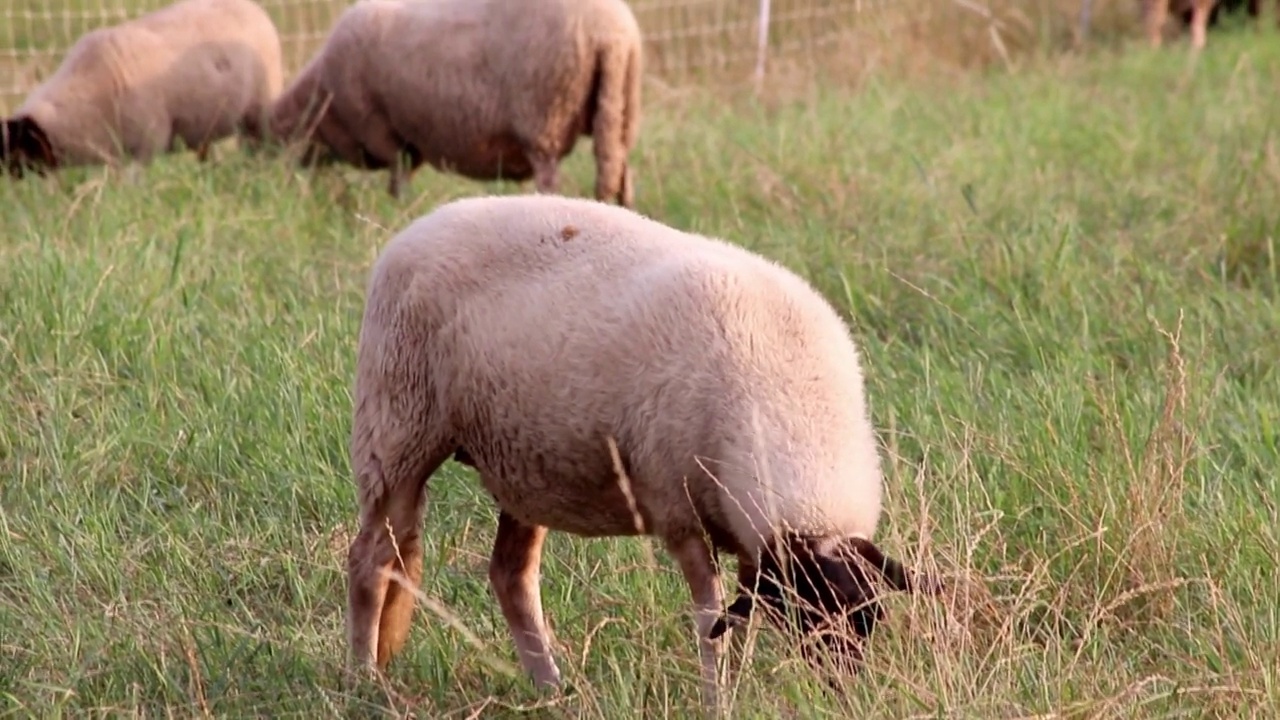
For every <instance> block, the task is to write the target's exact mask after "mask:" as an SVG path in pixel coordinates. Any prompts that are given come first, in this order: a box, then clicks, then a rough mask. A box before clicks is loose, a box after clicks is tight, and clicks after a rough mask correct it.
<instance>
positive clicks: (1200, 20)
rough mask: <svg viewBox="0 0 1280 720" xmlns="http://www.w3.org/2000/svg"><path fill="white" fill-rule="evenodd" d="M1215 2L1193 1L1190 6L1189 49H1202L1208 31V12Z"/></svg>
mask: <svg viewBox="0 0 1280 720" xmlns="http://www.w3.org/2000/svg"><path fill="white" fill-rule="evenodd" d="M1214 2H1216V0H1194V1H1193V2H1192V4H1191V47H1192V48H1194V49H1196V50H1200V49H1202V48H1203V47H1204V43H1205V40H1206V35H1207V33H1208V31H1209V11H1211V10H1213V3H1214Z"/></svg>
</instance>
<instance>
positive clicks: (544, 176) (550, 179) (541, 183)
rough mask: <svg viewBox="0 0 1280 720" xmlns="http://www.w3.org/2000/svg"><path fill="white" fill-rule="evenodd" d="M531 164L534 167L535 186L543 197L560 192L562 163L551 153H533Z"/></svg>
mask: <svg viewBox="0 0 1280 720" xmlns="http://www.w3.org/2000/svg"><path fill="white" fill-rule="evenodd" d="M529 164H530V165H532V166H533V185H534V187H535V188H537V190H538V192H539V193H541V194H543V195H554V194H556V193H558V192H559V191H560V161H559V160H556V158H555V156H554V155H552V154H551V153H544V152H532V153H530V154H529Z"/></svg>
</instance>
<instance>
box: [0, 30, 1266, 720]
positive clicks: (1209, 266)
mask: <svg viewBox="0 0 1280 720" xmlns="http://www.w3.org/2000/svg"><path fill="white" fill-rule="evenodd" d="M1278 84H1280V47H1278V46H1277V45H1276V43H1275V42H1274V38H1273V37H1271V36H1270V35H1269V34H1264V35H1262V36H1254V35H1253V34H1251V33H1248V32H1237V33H1223V34H1215V35H1214V37H1213V38H1212V39H1211V42H1210V46H1209V49H1208V50H1207V51H1206V53H1205V54H1204V55H1203V56H1202V59H1201V61H1200V63H1199V64H1198V65H1197V66H1195V67H1191V66H1188V65H1187V63H1186V54H1185V52H1183V51H1182V50H1181V49H1180V48H1171V49H1168V50H1166V51H1164V52H1162V53H1152V52H1148V51H1146V50H1143V49H1140V48H1133V49H1130V50H1129V51H1128V52H1126V53H1124V54H1120V55H1114V54H1107V55H1105V56H1102V55H1099V56H1097V57H1093V58H1090V59H1073V60H1062V61H1059V62H1054V63H1040V64H1038V65H1036V66H1035V67H1027V68H1024V69H1022V70H1019V71H1018V72H1017V73H1014V74H994V75H988V76H986V77H979V76H973V77H971V78H970V79H968V80H963V81H956V80H954V79H953V78H948V79H947V81H946V82H945V83H944V82H937V83H934V84H932V85H929V84H919V83H916V84H894V83H889V82H886V81H876V80H872V81H870V82H868V83H867V84H865V85H864V86H863V87H862V89H861V90H860V91H859V92H858V93H856V94H854V93H851V92H849V91H848V90H847V89H845V88H843V87H841V86H840V85H839V84H834V83H833V84H830V85H827V86H825V87H820V88H818V89H817V90H815V91H814V92H813V93H811V94H807V95H804V96H803V97H801V98H799V99H797V100H795V101H790V102H786V103H778V104H776V105H773V106H771V107H769V108H762V107H758V106H756V105H752V104H747V103H745V102H736V103H726V102H724V100H723V98H717V97H714V96H712V95H710V94H707V93H699V92H696V91H690V92H687V93H680V94H678V95H677V94H673V93H663V92H659V91H657V90H654V91H652V92H650V94H649V95H648V96H647V98H646V120H645V123H646V124H645V126H644V130H643V133H642V137H641V141H640V147H639V148H638V149H637V151H636V155H635V163H636V170H637V172H638V181H639V187H638V193H639V194H638V199H639V204H640V210H641V211H643V212H644V213H646V214H649V215H652V216H654V217H656V218H658V219H660V220H663V221H665V222H667V223H669V224H672V225H674V226H676V227H679V228H683V229H689V230H694V231H700V232H705V233H712V234H716V235H720V236H723V237H726V238H729V239H731V240H733V241H735V242H738V243H741V244H743V245H745V246H747V247H750V248H754V249H757V250H759V251H760V252H763V253H765V254H767V255H769V256H771V257H774V258H777V259H779V260H780V261H782V262H784V263H785V264H787V265H788V266H790V267H792V268H794V269H796V270H797V271H799V272H800V273H802V274H803V275H805V276H807V277H809V278H811V279H812V281H813V282H814V283H815V284H816V285H817V286H818V287H819V288H820V289H821V290H822V291H823V292H824V293H826V294H827V295H828V297H830V298H831V299H832V301H833V302H834V303H835V304H836V305H837V307H838V308H839V309H840V310H841V311H842V312H843V313H845V314H846V315H847V317H848V318H849V320H850V322H851V325H852V327H853V329H854V332H855V336H856V338H857V339H858V340H859V342H860V343H861V345H862V347H863V349H864V353H865V360H866V370H867V374H868V382H869V389H868V391H869V395H870V399H871V402H872V407H873V414H874V418H875V421H876V423H877V425H878V426H879V427H880V428H881V430H882V438H883V442H884V446H885V454H884V456H885V458H886V462H887V468H888V493H889V496H888V499H887V508H886V510H887V512H886V516H885V517H884V519H883V521H882V525H881V531H880V534H879V535H878V537H877V539H878V540H880V541H881V542H882V544H883V545H884V546H885V547H886V548H887V549H889V550H890V551H891V552H892V553H894V554H895V555H898V556H901V557H904V558H906V559H908V560H909V561H911V562H912V563H915V564H921V565H923V566H925V567H928V568H931V569H935V570H937V571H938V572H940V573H942V574H943V575H944V576H946V577H947V578H948V579H949V581H950V587H951V588H952V590H951V592H950V593H948V595H947V596H945V597H944V598H942V599H941V600H937V601H934V600H928V599H915V598H909V597H896V598H894V599H893V600H892V601H891V602H890V603H889V611H890V618H889V620H888V621H887V622H886V623H885V624H884V625H883V626H882V629H881V630H880V631H879V632H878V633H877V635H876V637H875V640H874V642H873V643H872V649H871V652H870V655H869V659H868V666H867V669H866V672H865V673H864V674H863V675H861V676H860V677H858V678H856V679H849V680H847V681H845V683H844V687H845V689H846V691H847V695H846V696H845V697H843V698H837V697H832V696H829V695H826V694H824V692H823V690H822V688H823V685H822V683H821V681H820V680H819V679H817V678H815V677H814V676H813V675H812V674H811V673H810V672H808V670H807V669H806V668H805V667H804V666H803V665H802V664H801V663H800V662H799V661H798V660H797V659H796V658H795V657H794V653H793V652H792V651H791V650H790V649H789V648H788V642H787V640H786V638H785V637H783V636H782V635H781V634H779V633H777V632H774V631H772V630H771V629H765V630H763V631H762V632H761V633H759V636H758V638H757V639H758V647H757V648H756V651H755V653H754V656H753V658H752V660H751V662H750V664H749V665H748V667H747V668H746V670H745V671H744V673H743V681H742V685H741V687H740V690H739V692H738V695H737V697H736V699H735V702H736V704H737V707H736V710H735V717H744V718H745V717H752V718H755V717H759V718H772V717H891V718H903V717H969V718H994V717H1001V718H1004V717H1018V716H1027V715H1037V714H1041V715H1047V716H1058V717H1071V718H1085V717H1115V718H1132V717H1169V716H1179V717H1224V718H1225V717H1231V718H1235V717H1273V716H1274V712H1275V709H1276V708H1277V707H1280V613H1278V612H1277V607H1280V579H1277V576H1278V573H1277V560H1278V558H1280V538H1278V534H1280V531H1278V528H1280V513H1278V512H1277V501H1276V497H1277V496H1278V495H1280V483H1278V482H1277V475H1276V468H1277V465H1278V461H1280V452H1278V450H1277V435H1278V433H1280V382H1278V377H1280V376H1278V375H1277V371H1276V369H1275V360H1276V358H1277V357H1278V356H1280V298H1278V297H1277V291H1278V289H1280V284H1278V283H1280V274H1278V272H1280V271H1278V270H1277V265H1276V263H1277V259H1276V252H1275V251H1276V248H1275V243H1276V239H1277V238H1278V237H1280V204H1277V202H1276V200H1277V198H1280V143H1278V142H1277V137H1276V128H1275V124H1276V122H1277V120H1280V96H1278V95H1277V94H1276V93H1275V88H1276V87H1277V86H1278ZM588 151H589V146H588V145H587V144H585V143H584V144H583V145H582V146H580V148H579V150H578V152H577V153H576V154H575V155H574V156H573V158H572V159H571V162H570V163H569V165H568V167H567V170H566V171H567V175H568V177H567V179H566V186H565V188H564V192H566V193H569V194H586V193H588V192H589V191H590V188H591V182H592V178H593V170H592V168H591V164H590V161H589V152H588ZM384 188H385V177H384V176H383V175H381V174H376V175H374V174H369V175H365V174H360V173H357V172H354V171H343V172H337V173H334V172H330V173H324V174H320V175H310V174H307V173H304V172H301V171H295V170H294V169H293V168H290V167H286V166H284V165H281V164H278V163H273V162H272V161H271V160H269V159H267V158H262V157H258V158H254V157H247V156H244V155H240V154H238V153H237V152H236V151H235V150H234V149H233V148H230V147H224V148H221V153H220V156H219V158H218V159H217V161H216V162H214V163H211V164H209V165H208V166H204V167H201V166H200V165H198V164H197V163H196V162H195V160H194V158H192V157H191V156H190V155H184V156H175V157H168V158H165V159H163V160H161V161H159V162H157V163H156V164H154V165H153V166H151V167H150V168H148V169H147V170H146V171H145V172H140V173H137V174H136V175H133V176H122V175H120V174H118V173H111V172H108V171H106V170H103V169H88V170H72V171H68V172H65V173H63V174H62V175H60V176H58V177H51V178H47V179H43V180H41V179H30V178H29V179H28V180H26V181H22V182H16V183H14V182H7V181H6V182H0V228H3V231H4V232H3V236H2V239H0V708H2V709H3V710H5V711H12V713H13V714H15V715H17V716H23V717H27V716H36V717H48V716H57V715H74V716H80V715H94V716H98V715H101V716H113V717H114V716H147V717H158V716H176V717H189V716H194V715H203V714H210V715H217V716H224V717H253V716H262V717H285V716H293V717H307V718H312V717H331V716H335V715H342V716H355V717H373V716H379V715H380V713H383V712H389V713H391V714H393V715H396V716H408V715H414V716H417V717H424V718H425V717H432V718H435V717H457V718H462V717H478V716H485V717H505V716H515V715H521V716H524V715H530V716H533V717H557V716H564V717H582V716H586V717H601V718H606V717H607V718H619V717H665V716H671V717H683V716H686V714H687V712H688V711H691V710H692V709H694V708H696V706H697V701H698V696H697V688H698V683H697V654H696V649H695V646H694V641H693V636H692V630H691V620H690V614H689V603H688V592H687V590H686V588H685V587H684V585H683V583H682V581H681V580H680V579H679V576H678V573H677V572H676V571H675V569H674V567H673V565H672V563H671V562H670V561H669V560H668V559H667V558H666V556H665V555H664V554H663V553H662V552H661V551H660V550H658V549H657V548H655V547H652V546H651V545H650V544H649V543H647V542H645V541H642V540H637V539H627V540H614V541H607V540H597V541H585V540H577V539H574V538H571V537H568V536H565V535H553V536H552V537H551V539H550V540H549V541H548V544H547V547H546V557H545V562H544V566H543V593H544V603H545V606H546V609H547V613H548V615H549V617H550V620H551V622H552V624H553V626H554V628H555V630H556V633H557V637H558V640H559V642H560V644H561V651H560V656H559V657H560V664H561V667H562V669H563V670H564V671H565V672H566V675H567V678H568V682H569V684H570V686H571V688H572V692H571V693H570V694H569V695H568V696H566V697H561V698H551V697H544V696H541V695H539V694H538V693H537V692H535V691H534V690H533V689H531V688H530V687H529V686H528V684H527V683H526V682H525V681H524V679H523V678H522V677H521V676H520V675H519V674H516V675H514V676H512V675H510V674H508V673H507V672H505V671H504V670H503V669H502V668H503V667H505V666H509V665H511V664H514V663H515V657H514V651H513V649H512V645H511V642H510V640H509V639H508V637H507V635H506V630H505V627H504V625H503V622H502V618H501V614H500V612H499V611H498V609H497V606H496V603H495V602H494V601H493V600H492V599H491V597H490V595H489V591H488V588H487V580H486V572H485V567H486V562H487V551H488V547H489V543H490V541H491V539H492V534H493V530H494V524H495V513H494V510H493V508H492V506H491V503H490V501H489V500H488V498H487V497H486V496H485V495H484V494H483V493H482V491H481V490H480V487H479V485H478V483H477V482H476V481H475V479H474V478H473V477H472V476H471V475H470V473H469V472H468V471H466V470H465V469H463V468H461V467H459V466H456V465H454V464H452V463H450V464H449V465H448V466H446V467H445V468H444V469H443V470H442V472H441V473H440V474H439V475H438V476H437V477H436V478H434V480H433V482H432V484H431V486H430V488H431V505H430V511H429V517H428V523H429V530H428V532H427V536H426V537H427V543H428V546H427V561H426V571H425V578H424V581H423V590H424V591H425V592H426V593H427V594H428V595H429V596H431V597H432V598H434V599H435V600H437V601H438V602H439V603H441V604H443V605H444V606H445V607H446V608H448V609H449V613H450V617H452V618H454V620H456V621H457V622H460V623H462V624H463V625H464V626H465V627H466V628H467V629H468V631H469V632H471V633H474V635H475V636H476V638H478V639H477V640H476V642H477V643H478V645H474V644H472V642H471V641H469V640H468V639H467V637H466V636H465V635H464V634H463V633H461V632H460V631H459V630H458V629H456V627H455V626H453V625H451V624H450V623H451V622H453V620H447V619H446V618H445V617H443V616H442V615H441V614H439V613H433V612H430V611H426V610H423V611H421V612H420V614H419V615H418V620H417V622H416V624H415V627H414V630H413V632H412V634H411V636H410V640H409V643H408V645H407V647H406V649H405V652H404V654H403V655H402V656H400V657H399V658H398V659H397V661H396V662H395V663H394V664H393V666H392V671H391V674H390V678H389V680H388V681H387V683H386V684H385V686H379V685H375V684H373V683H369V682H364V683H354V682H351V680H350V678H349V676H348V674H347V673H346V672H345V671H344V670H343V663H344V654H345V647H344V643H343V631H342V612H343V604H344V600H345V597H344V596H345V590H344V578H343V574H342V563H343V557H344V553H345V544H346V542H347V540H348V538H349V535H350V533H351V531H352V529H353V524H354V511H355V500H354V493H353V486H352V481H351V478H350V475H349V468H348V461H347V457H346V446H347V433H348V430H349V423H350V410H351V408H350V396H349V388H350V384H351V378H352V368H353V361H354V355H355V344H356V333H357V328H358V322H359V317H360V313H361V310H362V302H363V292H364V283H365V278H366V272H367V270H368V267H369V265H370V262H371V260H372V259H373V257H374V256H375V254H376V253H377V251H378V249H379V248H380V247H381V246H382V245H383V244H384V243H385V242H386V241H387V240H388V238H389V237H390V236H391V234H392V233H393V232H394V231H396V230H397V229H399V228H400V227H402V226H404V225H405V224H406V223H407V222H408V221H409V220H410V219H411V218H413V217H415V216H417V215H419V214H421V213H424V212H427V211H428V210H430V209H431V208H432V207H434V206H435V205H436V204H438V203H440V202H443V201H445V200H447V199H449V198H453V197H459V196H464V195H470V194H477V193H482V192H516V191H518V190H517V189H516V188H514V187H513V186H510V185H505V186H500V185H488V186H486V185H481V184H477V183H470V182H467V181H463V180H460V179H457V178H454V177H450V176H444V175H440V174H436V173H433V172H431V171H430V170H424V171H423V172H422V173H421V174H420V175H419V176H418V177H417V178H416V180H415V182H414V185H413V188H412V190H413V192H412V193H410V195H411V196H412V197H410V198H408V199H406V200H405V201H403V202H401V203H398V204H397V203H394V202H392V201H391V200H390V199H389V198H388V197H387V196H386V194H385V190H384ZM1179 323H1181V324H1180V326H1179ZM1179 327H1180V331H1179ZM1162 331H1164V332H1167V333H1169V334H1168V335H1165V334H1163V333H1162ZM1175 339H1176V340H1177V342H1174V340H1175ZM650 549H652V551H653V552H652V555H650V554H649V551H650ZM650 558H656V560H651V559H650ZM655 562H656V565H655V564H654V563H655ZM520 709H525V710H530V712H528V713H521V712H518V711H519V710H520ZM475 713H479V714H475Z"/></svg>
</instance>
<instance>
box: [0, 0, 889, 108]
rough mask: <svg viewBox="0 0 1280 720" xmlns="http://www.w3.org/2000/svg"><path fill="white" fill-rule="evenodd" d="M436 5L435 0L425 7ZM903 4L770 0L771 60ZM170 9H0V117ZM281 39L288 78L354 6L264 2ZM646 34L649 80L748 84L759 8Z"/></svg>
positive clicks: (95, 2)
mask: <svg viewBox="0 0 1280 720" xmlns="http://www.w3.org/2000/svg"><path fill="white" fill-rule="evenodd" d="M423 1H424V2H430V1H431V0H423ZM897 1H900V0H770V3H769V5H770V7H769V13H768V15H769V19H768V31H769V32H768V38H769V40H768V56H769V58H770V60H771V61H772V60H774V59H779V58H786V57H795V56H800V57H815V56H818V55H819V54H820V52H821V48H822V47H823V46H824V45H826V44H828V43H829V41H830V40H832V39H833V38H835V37H837V36H839V35H840V33H842V32H843V31H846V30H848V29H850V28H852V27H854V26H856V25H857V24H858V23H859V22H860V21H861V20H863V19H864V18H865V14H866V13H867V11H869V10H872V9H874V8H876V7H877V6H882V5H884V4H886V3H892V2H897ZM168 2H169V0H0V109H3V110H4V111H6V112H8V111H10V110H12V109H13V108H14V107H16V105H17V104H18V103H19V102H21V99H22V98H23V97H24V96H25V95H26V94H27V93H28V92H29V91H30V90H31V89H32V88H34V87H35V86H36V85H37V84H38V83H39V82H40V81H41V80H42V79H44V78H45V77H47V76H48V75H49V74H50V73H52V72H53V70H54V69H55V68H56V67H57V66H58V63H59V62H60V61H61V60H62V57H63V55H64V54H65V53H66V51H67V49H68V48H70V47H71V45H72V43H74V42H75V41H76V39H77V38H79V37H80V36H81V35H82V34H84V33H85V32H87V31H89V30H92V29H94V28H97V27H102V26H105V25H113V24H116V23H119V22H121V21H122V20H126V19H128V18H132V17H136V16H138V15H140V14H142V13H144V12H148V11H151V10H155V9H157V8H159V7H163V6H164V5H166V4H167V3H168ZM259 3H260V4H261V5H262V6H263V7H264V8H265V9H266V10H267V12H268V13H270V14H271V17H272V19H273V20H274V21H275V23H276V26H277V27H278V28H279V30H280V38H281V43H282V45H283V50H284V61H285V72H286V77H288V76H289V75H292V73H293V72H295V71H296V70H297V69H298V68H300V67H301V66H302V64H303V63H304V62H305V61H306V59H307V58H308V57H310V55H311V54H312V53H313V52H315V50H316V49H317V48H318V47H319V45H320V44H321V43H322V42H323V41H324V38H325V37H326V36H327V34H328V32H329V29H330V28H331V27H332V25H333V22H334V21H335V20H336V19H337V17H338V14H339V13H340V12H341V11H342V10H343V9H344V8H346V7H347V6H349V5H351V4H352V3H351V2H343V1H339V0H259ZM631 6H632V10H633V12H634V13H635V15H636V19H637V20H638V22H639V23H640V27H641V30H642V31H643V32H644V35H645V45H646V47H645V51H646V74H654V75H657V76H660V77H663V78H664V79H666V80H668V81H678V80H682V79H688V78H690V77H692V76H697V75H703V74H705V73H719V74H734V73H738V74H741V76H742V77H743V78H746V77H749V76H750V74H751V72H752V70H753V68H754V66H755V63H756V56H757V45H758V35H759V23H760V16H761V7H762V6H761V1H760V0H632V2H631Z"/></svg>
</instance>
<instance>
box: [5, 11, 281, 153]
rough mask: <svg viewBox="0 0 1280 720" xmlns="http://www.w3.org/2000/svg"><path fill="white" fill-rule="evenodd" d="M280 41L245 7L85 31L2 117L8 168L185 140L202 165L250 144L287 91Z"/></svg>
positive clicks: (159, 15) (169, 14) (162, 15)
mask: <svg viewBox="0 0 1280 720" xmlns="http://www.w3.org/2000/svg"><path fill="white" fill-rule="evenodd" d="M283 83H284V81H283V70H282V69H281V61H280V38H279V36H278V35H277V33H276V27H275V25H274V24H273V23H272V21H271V17H270V16H268V15H267V13H266V11H264V10H263V9H262V8H261V7H259V6H258V5H257V4H256V3H254V2H252V1H251V0H182V1H181V2H177V3H174V4H172V5H169V6H167V7H164V8H161V9H160V10H156V11H155V12H152V13H149V14H147V15H142V16H140V17H138V18H135V19H133V20H129V21H127V22H124V23H121V24H119V25H116V26H113V27H105V28H99V29H96V30H93V31H90V32H88V33H86V34H85V35H83V36H81V37H80V39H79V40H77V41H76V43H75V45H73V46H72V47H71V49H70V50H69V51H68V52H67V55H66V57H65V58H64V59H63V61H62V64H61V65H59V67H58V69H57V70H56V71H55V72H54V73H53V75H52V76H50V77H49V78H48V79H47V80H45V81H44V82H43V83H42V84H40V85H39V86H37V87H36V88H35V89H34V90H32V91H31V93H30V95H28V96H27V98H26V100H25V101H24V102H23V103H22V105H21V106H20V107H19V108H18V110H17V112H15V113H14V115H13V117H12V118H9V119H7V120H5V123H4V136H3V141H4V143H3V152H4V160H5V164H6V165H7V166H8V167H9V169H10V171H11V172H12V173H14V174H15V175H21V174H22V170H23V167H24V166H26V167H32V168H34V169H36V170H38V171H41V172H43V169H44V168H46V167H57V166H59V165H77V164H88V163H97V162H111V161H113V160H116V159H118V158H120V157H121V156H122V155H123V156H128V157H133V158H135V159H137V160H140V161H144V162H145V161H149V160H150V159H151V158H152V157H153V156H155V155H156V154H158V153H161V152H166V151H171V150H173V149H174V146H175V142H174V141H175V139H176V138H182V140H183V142H184V143H185V144H186V145H187V147H189V148H195V149H196V152H197V154H198V156H199V157H200V159H201V160H204V159H205V158H206V156H207V154H208V151H209V145H210V144H211V143H213V142H216V141H217V140H219V139H221V138H224V137H226V136H228V135H230V134H232V133H233V132H235V131H236V128H237V126H239V127H241V128H242V129H243V131H244V132H245V133H246V135H247V136H249V137H251V138H256V137H258V135H259V134H260V132H261V130H262V126H263V124H264V123H265V121H266V117H267V116H266V113H267V112H269V110H270V104H271V101H272V100H274V99H275V97H276V96H277V95H278V94H279V93H280V90H281V87H282V86H283Z"/></svg>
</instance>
